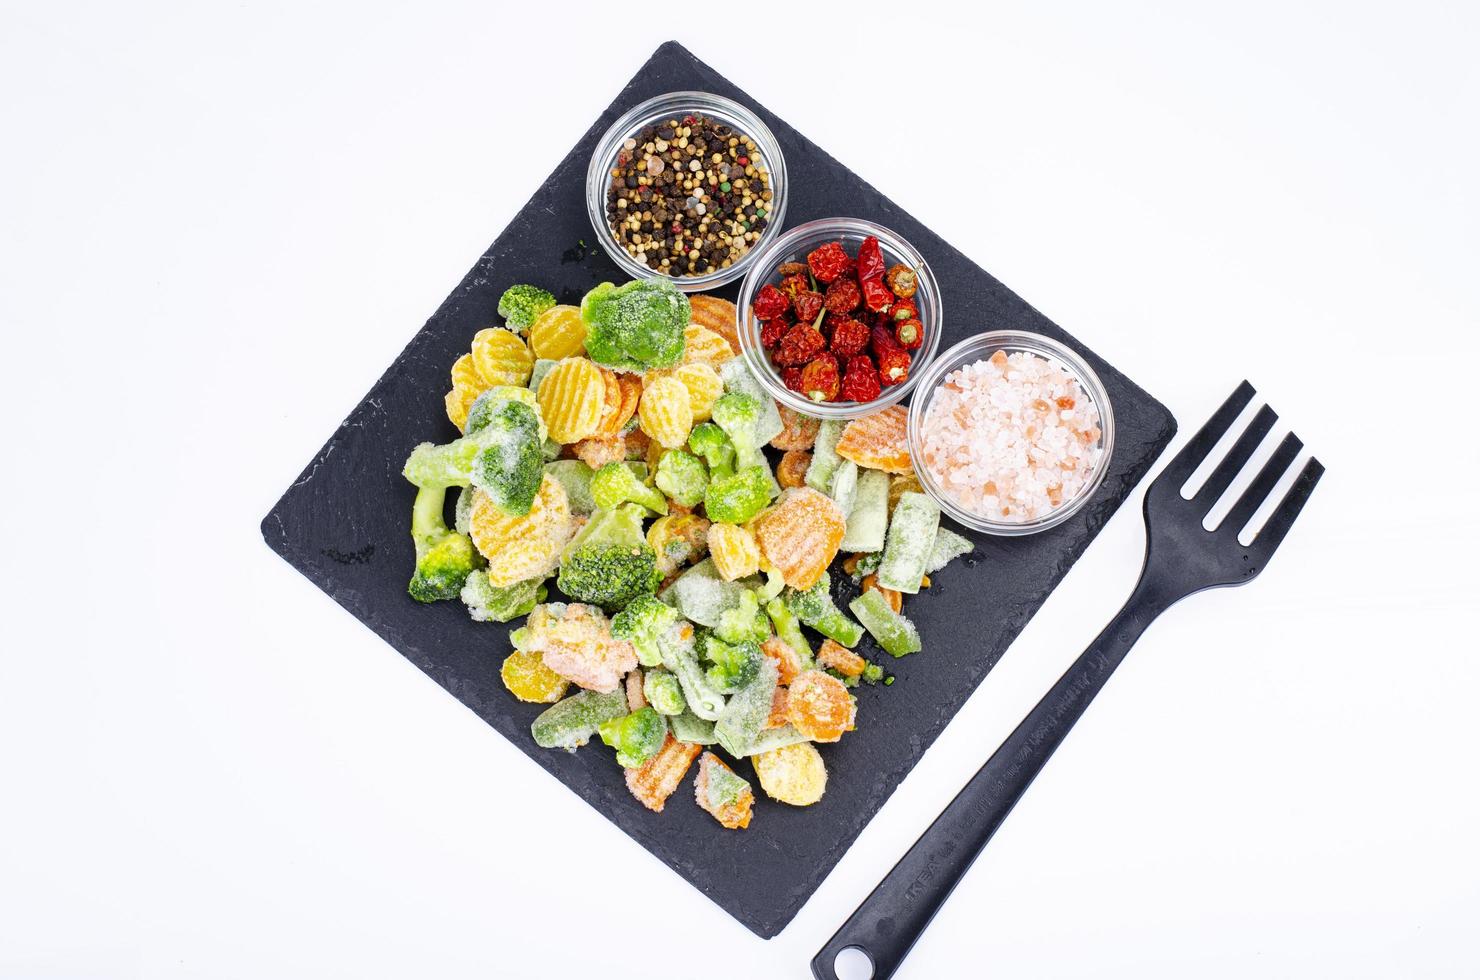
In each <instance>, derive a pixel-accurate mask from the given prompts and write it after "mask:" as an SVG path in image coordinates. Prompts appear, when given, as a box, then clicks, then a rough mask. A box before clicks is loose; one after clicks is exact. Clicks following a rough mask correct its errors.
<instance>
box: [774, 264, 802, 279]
mask: <svg viewBox="0 0 1480 980" xmlns="http://www.w3.org/2000/svg"><path fill="white" fill-rule="evenodd" d="M807 272H808V269H807V263H805V262H783V263H781V265H779V266H777V268H776V274H777V275H778V276H780V277H781V278H782V279H785V278H786V277H787V276H805V275H807Z"/></svg>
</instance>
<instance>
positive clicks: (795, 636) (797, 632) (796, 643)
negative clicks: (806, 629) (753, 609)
mask: <svg viewBox="0 0 1480 980" xmlns="http://www.w3.org/2000/svg"><path fill="white" fill-rule="evenodd" d="M766 615H767V616H769V617H770V619H771V625H772V626H774V627H776V636H777V637H778V638H779V639H780V640H781V642H782V643H785V644H786V645H787V646H788V647H790V648H791V649H792V651H793V652H794V653H796V655H797V656H798V657H800V658H801V662H802V666H803V667H810V666H811V665H812V645H811V644H810V643H808V642H807V637H806V634H804V633H803V632H802V623H801V620H799V619H797V617H796V614H795V613H793V612H792V611H791V610H790V609H789V608H787V605H786V600H784V599H782V598H781V597H779V596H778V597H777V598H775V599H772V600H771V601H770V602H768V603H766Z"/></svg>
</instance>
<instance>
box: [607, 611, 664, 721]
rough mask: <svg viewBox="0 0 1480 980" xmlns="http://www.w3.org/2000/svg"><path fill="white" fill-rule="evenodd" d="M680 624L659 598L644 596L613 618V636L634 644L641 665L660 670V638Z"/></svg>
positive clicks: (661, 660) (661, 655)
mask: <svg viewBox="0 0 1480 980" xmlns="http://www.w3.org/2000/svg"><path fill="white" fill-rule="evenodd" d="M676 622H678V613H677V612H675V611H674V609H673V607H672V606H670V605H668V604H667V603H664V602H662V601H660V600H659V599H658V597H657V596H652V595H640V596H637V597H636V598H634V599H633V600H632V601H631V602H629V603H627V608H625V609H623V610H622V611H621V612H619V613H617V614H616V615H615V616H613V617H612V627H611V629H612V636H615V637H616V638H617V639H619V640H626V641H627V642H629V643H631V644H632V646H633V649H635V650H636V651H637V662H638V663H640V664H642V665H643V666H644V667H656V666H658V664H660V663H662V662H663V654H662V651H660V650H659V649H658V637H660V636H662V635H663V634H664V633H665V632H666V631H667V630H668V627H670V626H672V625H673V624H674V623H676ZM668 713H669V714H671V713H672V712H668Z"/></svg>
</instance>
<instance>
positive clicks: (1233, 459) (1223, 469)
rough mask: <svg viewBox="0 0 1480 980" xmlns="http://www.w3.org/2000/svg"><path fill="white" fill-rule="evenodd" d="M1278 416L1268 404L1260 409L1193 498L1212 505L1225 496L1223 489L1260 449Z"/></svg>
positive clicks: (1226, 487)
mask: <svg viewBox="0 0 1480 980" xmlns="http://www.w3.org/2000/svg"><path fill="white" fill-rule="evenodd" d="M1277 418H1279V416H1278V415H1276V414H1275V412H1274V409H1272V408H1270V407H1269V406H1268V405H1265V406H1264V407H1263V408H1261V409H1259V412H1258V414H1257V415H1255V416H1254V420H1253V421H1252V422H1250V423H1249V427H1248V428H1247V429H1245V430H1244V434H1243V435H1241V436H1239V437H1238V441H1237V442H1235V443H1234V444H1233V446H1232V448H1230V449H1229V450H1228V455H1227V456H1224V457H1223V460H1222V462H1220V463H1219V464H1218V466H1217V468H1215V469H1214V470H1213V472H1212V473H1210V474H1208V479H1207V482H1206V483H1204V484H1203V485H1202V486H1201V487H1200V488H1199V489H1198V491H1197V493H1195V494H1193V496H1192V499H1193V500H1194V501H1196V502H1198V503H1206V504H1209V505H1211V504H1212V503H1213V502H1214V501H1216V500H1217V499H1218V498H1219V497H1221V496H1223V491H1225V490H1227V489H1228V486H1229V484H1231V483H1232V482H1233V480H1234V478H1235V477H1237V476H1238V475H1239V472H1240V471H1241V470H1243V468H1244V464H1245V463H1247V462H1248V461H1249V457H1250V456H1253V455H1254V450H1256V449H1258V448H1259V444H1260V443H1261V442H1263V441H1264V437H1265V436H1267V435H1269V430H1270V429H1272V428H1274V423H1275V419H1277Z"/></svg>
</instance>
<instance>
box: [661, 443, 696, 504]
mask: <svg viewBox="0 0 1480 980" xmlns="http://www.w3.org/2000/svg"><path fill="white" fill-rule="evenodd" d="M653 482H655V483H656V484H657V485H658V489H659V490H662V491H663V492H664V493H666V494H667V495H668V499H669V500H672V501H675V502H676V503H679V504H682V505H683V506H685V507H687V508H689V509H690V510H692V509H693V508H695V507H697V506H699V504H701V503H703V501H704V488H705V487H707V486H709V472H708V471H707V470H706V469H705V468H704V463H703V462H702V461H700V459H699V457H697V456H695V455H693V454H692V453H686V452H684V451H683V450H682V449H670V450H668V451H667V452H665V453H664V454H663V456H662V458H661V459H659V460H658V473H657V476H656V477H655V478H654V480H653Z"/></svg>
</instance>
